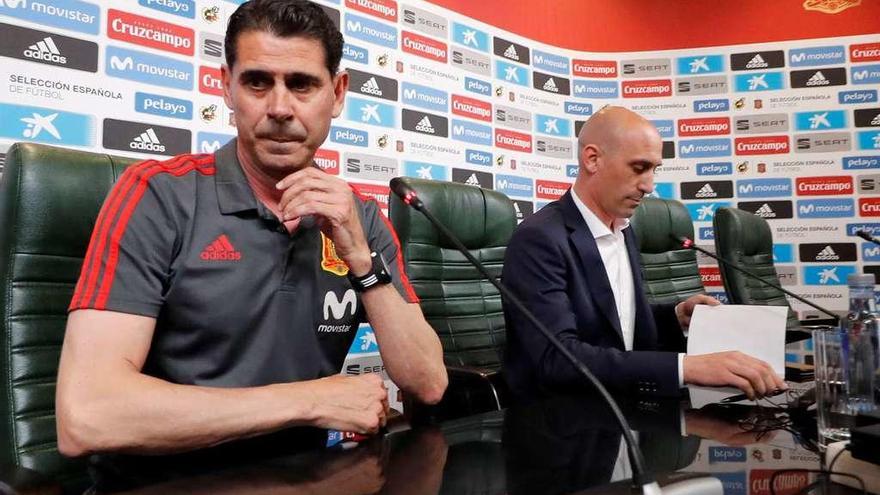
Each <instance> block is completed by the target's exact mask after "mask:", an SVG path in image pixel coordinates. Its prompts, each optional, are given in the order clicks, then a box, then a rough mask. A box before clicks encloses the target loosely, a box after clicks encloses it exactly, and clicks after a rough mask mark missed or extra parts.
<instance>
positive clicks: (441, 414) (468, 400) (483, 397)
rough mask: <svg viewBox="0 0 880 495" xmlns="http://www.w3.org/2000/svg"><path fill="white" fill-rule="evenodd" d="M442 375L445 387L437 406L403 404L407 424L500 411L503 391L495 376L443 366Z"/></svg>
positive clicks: (494, 373) (500, 381)
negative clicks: (443, 374) (443, 371)
mask: <svg viewBox="0 0 880 495" xmlns="http://www.w3.org/2000/svg"><path fill="white" fill-rule="evenodd" d="M446 372H447V374H448V376H449V385H448V386H447V387H446V393H445V394H444V395H443V399H441V400H440V402H439V403H437V404H434V405H427V404H421V403H418V402H415V401H413V400H407V401H406V404H405V406H404V410H405V411H406V416H407V419H408V420H409V421H410V423H411V424H414V425H415V424H424V423H432V422H438V421H444V420H449V419H454V418H460V417H464V416H470V415H473V414H478V413H483V412H487V411H495V410H499V409H501V408H503V407H504V398H505V397H506V395H507V390H506V388H507V387H506V384H505V383H504V380H503V378H502V377H501V375H500V373H499V372H497V371H492V370H488V369H485V368H476V367H471V366H456V365H452V366H450V365H447V366H446Z"/></svg>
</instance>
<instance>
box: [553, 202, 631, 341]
mask: <svg viewBox="0 0 880 495" xmlns="http://www.w3.org/2000/svg"><path fill="white" fill-rule="evenodd" d="M572 194H574V193H572V192H571V190H569V191H568V192H567V193H565V196H563V197H562V198H561V199H560V202H561V204H562V207H563V208H562V211H563V216H564V217H565V224H566V226H567V227H568V228H569V231H570V233H569V239H571V244H572V246H574V250H575V252H576V253H577V255H578V258H580V261H581V264H582V265H583V267H584V275H585V277H584V279H585V283H586V284H587V288H588V289H589V291H590V295H591V296H592V298H593V302H595V303H596V306H598V307H599V309H600V310H601V311H602V314H603V315H604V316H605V319H607V320H608V323H609V324H610V325H611V328H613V329H614V331H615V332H616V333H617V336H618V337H619V338H620V345H621V348H623V332H622V331H621V330H620V316H619V315H618V314H617V305H616V304H615V302H614V292H613V291H612V290H611V282H609V281H608V272H607V271H606V270H605V265H604V264H603V263H602V257H601V256H600V255H599V248H598V246H596V239H595V238H593V233H592V232H590V229H589V227H587V223H586V222H585V221H584V217H583V215H581V212H580V211H579V210H578V209H577V206H576V205H575V204H574V200H573V199H572V198H571V195H572ZM575 303H576V302H575Z"/></svg>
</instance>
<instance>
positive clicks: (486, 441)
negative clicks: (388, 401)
mask: <svg viewBox="0 0 880 495" xmlns="http://www.w3.org/2000/svg"><path fill="white" fill-rule="evenodd" d="M791 398H792V397H789V398H788V399H791ZM778 399H779V400H777V401H775V402H776V403H777V404H779V405H782V406H784V405H785V404H784V403H785V402H786V400H787V399H786V398H784V397H780V398H778ZM768 406H769V404H764V405H762V406H760V407H759V406H756V405H755V404H754V403H753V404H751V405H748V404H737V405H730V406H723V405H719V404H710V405H706V406H704V407H702V408H700V409H691V408H689V403H688V402H687V401H686V400H683V401H678V400H659V399H653V398H642V399H632V400H623V402H622V408H623V410H624V412H625V414H626V416H627V419H628V420H629V422H630V425H631V428H632V429H633V431H635V432H636V437H637V439H638V443H639V445H640V446H641V448H642V451H643V452H644V456H645V459H646V463H647V465H648V467H649V469H650V470H651V471H652V472H655V473H658V474H660V475H661V477H663V475H669V474H670V473H673V474H672V476H673V477H674V476H677V474H674V473H690V472H694V473H712V474H713V475H715V476H717V477H718V478H720V479H721V480H722V482H723V483H724V486H725V494H726V495H736V494H742V495H746V494H748V495H763V494H768V495H769V494H770V493H771V482H772V484H773V488H774V490H773V492H775V493H776V494H783V495H785V494H789V495H791V494H794V493H797V492H799V491H801V490H802V489H803V488H804V487H806V486H807V485H810V484H811V483H813V482H814V481H815V480H816V475H815V474H812V473H809V472H806V471H803V470H810V469H812V470H816V469H819V468H820V455H819V451H818V447H817V445H816V438H815V437H816V433H815V430H816V426H815V420H814V418H812V417H811V414H810V413H808V412H807V411H806V410H804V409H800V408H791V409H785V408H777V407H768ZM273 455H274V453H273ZM222 464H223V465H219V464H218V465H216V466H212V465H207V466H201V467H200V468H199V469H192V470H187V469H173V470H172V471H174V474H171V472H162V471H156V470H153V471H152V472H151V473H150V475H149V476H140V477H135V478H131V480H132V482H131V483H129V484H128V485H129V486H124V487H123V486H120V487H117V488H124V489H123V490H122V491H113V490H109V491H100V492H101V493H104V492H107V493H109V492H114V493H123V492H124V493H137V494H160V493H161V494H169V493H197V494H201V493H204V494H212V495H222V494H227V493H258V494H259V493H273V494H275V493H285V494H371V493H388V494H398V493H399V494H439V493H442V494H456V495H460V494H543V493H546V494H566V493H579V492H583V491H589V492H593V491H598V492H612V491H614V492H619V493H629V483H628V482H627V481H626V480H627V479H628V478H629V477H631V476H632V471H631V468H630V466H629V462H628V460H627V459H626V455H625V454H623V450H622V449H621V434H620V430H619V428H618V426H617V424H616V422H615V421H614V419H613V417H612V416H611V414H610V412H609V410H608V408H607V407H606V406H605V405H603V404H602V402H601V401H600V400H599V399H598V398H597V397H593V396H589V397H588V396H577V397H560V398H557V399H553V400H549V401H544V402H540V403H535V404H531V405H528V406H518V407H511V408H508V409H506V410H503V411H493V412H487V413H482V414H477V415H471V416H467V417H463V418H459V419H453V420H448V421H444V422H441V423H439V424H436V425H429V426H420V427H414V428H410V429H405V430H403V431H396V432H392V433H388V434H386V435H384V436H381V437H376V438H372V439H369V440H367V441H365V442H362V443H361V444H359V445H348V446H346V448H342V447H341V446H336V447H333V448H329V449H319V450H314V451H309V452H305V453H298V454H290V455H281V456H274V457H271V458H267V459H262V460H256V459H251V460H250V461H248V462H234V463H222ZM177 467H178V468H179V467H180V466H177ZM799 470H800V471H799ZM180 473H185V474H183V475H181V474H180ZM774 473H776V474H774ZM135 479H136V481H135ZM613 482H617V483H616V484H611V485H609V483H613ZM135 485H137V486H135ZM826 492H827V491H826Z"/></svg>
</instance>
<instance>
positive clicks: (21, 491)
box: [0, 464, 61, 495]
mask: <svg viewBox="0 0 880 495" xmlns="http://www.w3.org/2000/svg"><path fill="white" fill-rule="evenodd" d="M0 493H2V494H3V495H6V494H7V493H8V494H10V495H60V494H61V484H60V483H58V482H56V481H53V480H52V479H50V478H49V477H47V476H46V475H44V474H41V473H38V472H36V471H34V470H31V469H27V468H23V467H20V466H14V465H12V464H3V465H0Z"/></svg>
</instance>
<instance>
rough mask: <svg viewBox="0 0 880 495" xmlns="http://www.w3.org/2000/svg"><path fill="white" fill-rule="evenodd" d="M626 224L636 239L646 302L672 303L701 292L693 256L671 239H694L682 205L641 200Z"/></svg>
mask: <svg viewBox="0 0 880 495" xmlns="http://www.w3.org/2000/svg"><path fill="white" fill-rule="evenodd" d="M630 225H632V228H633V231H634V233H635V234H636V237H637V238H638V240H639V257H640V260H641V265H642V273H643V274H644V278H645V293H646V294H647V296H648V301H649V302H651V303H653V304H663V303H674V302H678V301H680V300H683V299H687V298H688V297H690V296H692V295H694V294H701V293H704V292H705V290H704V288H703V282H702V279H701V278H700V269H699V267H698V266H697V253H696V252H695V251H693V250H692V249H685V248H683V247H681V243H679V242H677V241H676V240H675V238H676V237H687V238H688V239H693V238H694V224H693V223H692V222H691V216H690V214H689V213H688V211H687V208H685V206H684V205H683V204H681V203H680V202H678V201H675V200H672V199H660V198H652V197H645V198H642V204H641V205H639V207H638V208H636V212H635V214H634V215H633V217H632V219H631V223H630Z"/></svg>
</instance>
